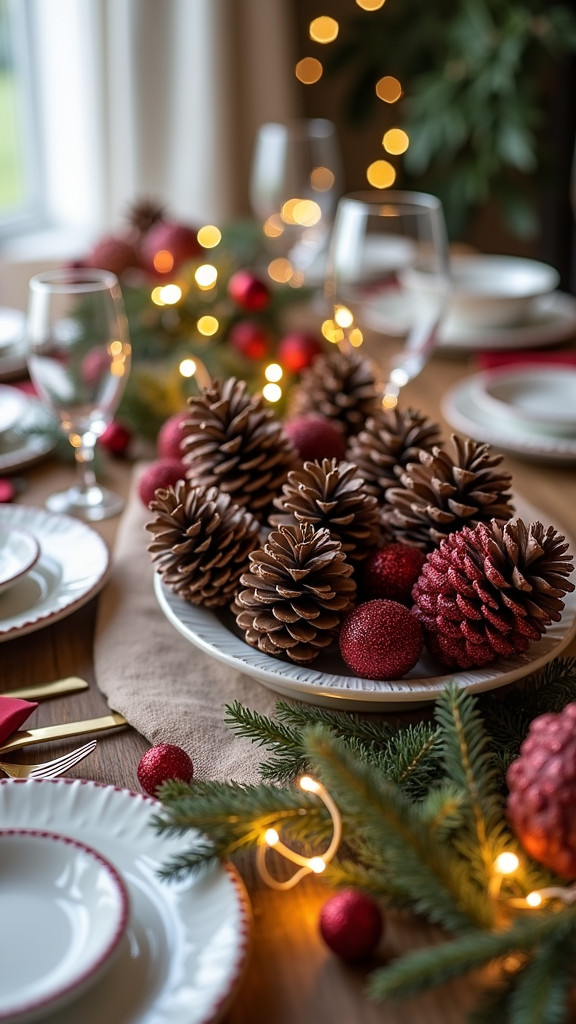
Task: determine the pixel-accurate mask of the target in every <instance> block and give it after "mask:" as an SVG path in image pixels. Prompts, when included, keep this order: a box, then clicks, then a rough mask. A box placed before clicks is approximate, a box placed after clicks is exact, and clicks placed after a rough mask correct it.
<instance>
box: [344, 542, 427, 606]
mask: <svg viewBox="0 0 576 1024" xmlns="http://www.w3.org/2000/svg"><path fill="white" fill-rule="evenodd" d="M425 561H426V555H425V554H424V552H423V551H420V550H419V549H418V548H412V547H409V545H408V544H403V543H402V542H401V541H395V542H393V543H391V544H384V545H383V546H382V547H381V548H378V549H377V550H376V551H372V552H371V553H370V554H369V555H368V557H367V559H366V561H365V562H364V565H363V568H362V579H361V584H360V589H361V593H362V595H363V596H364V597H366V598H367V599H368V600H370V599H371V598H374V597H387V598H389V599H390V600H391V601H400V602H401V604H407V605H410V604H412V597H411V594H412V587H413V586H414V584H415V583H416V580H417V579H418V577H419V575H420V573H421V571H422V566H423V565H424V562H425Z"/></svg>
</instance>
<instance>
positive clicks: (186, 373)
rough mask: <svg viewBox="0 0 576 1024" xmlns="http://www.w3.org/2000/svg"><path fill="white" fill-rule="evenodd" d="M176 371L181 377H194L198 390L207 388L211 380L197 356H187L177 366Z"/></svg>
mask: <svg viewBox="0 0 576 1024" xmlns="http://www.w3.org/2000/svg"><path fill="white" fill-rule="evenodd" d="M178 371H179V373H180V375H181V376H182V377H186V378H187V379H189V378H190V377H195V379H196V383H197V385H198V387H199V388H209V387H210V386H211V383H212V380H211V377H210V374H209V373H208V370H207V369H206V366H205V365H204V363H203V362H202V360H201V359H198V356H194V358H192V356H188V357H187V358H186V359H182V361H181V362H180V364H179V366H178Z"/></svg>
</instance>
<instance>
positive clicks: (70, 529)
mask: <svg viewBox="0 0 576 1024" xmlns="http://www.w3.org/2000/svg"><path fill="white" fill-rule="evenodd" d="M12 527H19V528H20V529H23V530H26V531H27V532H28V533H31V534H32V536H33V537H35V538H36V540H37V541H38V543H39V545H40V557H39V559H38V561H37V562H36V564H35V565H34V566H33V567H32V569H31V570H30V571H29V572H28V573H27V574H26V575H25V576H24V578H23V579H21V580H17V582H16V583H14V585H13V586H12V587H10V589H9V590H7V591H6V592H4V593H3V594H0V643H1V642H2V641H4V640H13V639H14V638H15V637H17V636H23V635H24V634H25V633H32V632H33V631H34V630H37V629H42V628H43V627H44V626H49V625H51V624H52V623H53V622H56V621H57V620H58V619H62V618H64V616H66V615H70V614H71V613H72V612H74V611H76V609H77V608H80V607H81V606H82V605H83V604H86V602H87V601H89V600H90V598H91V597H93V596H94V594H96V593H98V591H99V590H100V589H101V588H102V587H103V586H104V583H105V582H106V576H107V572H108V567H109V563H110V554H109V551H108V548H107V546H106V544H105V542H104V541H103V540H102V537H101V536H100V535H99V534H98V533H96V531H95V530H93V529H92V527H90V526H88V525H87V524H86V523H83V522H82V521H81V520H80V519H73V518H72V516H62V515H56V514H54V513H53V512H46V511H45V510H44V509H41V508H34V507H32V506H29V505H0V528H3V529H6V530H10V529H11V528H12Z"/></svg>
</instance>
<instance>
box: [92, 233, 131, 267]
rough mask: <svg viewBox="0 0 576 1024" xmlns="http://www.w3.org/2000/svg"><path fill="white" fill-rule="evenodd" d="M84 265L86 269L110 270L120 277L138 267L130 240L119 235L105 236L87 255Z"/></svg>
mask: <svg viewBox="0 0 576 1024" xmlns="http://www.w3.org/2000/svg"><path fill="white" fill-rule="evenodd" d="M85 263H86V266H87V267H96V268H99V269H100V270H110V271H111V272H112V273H113V274H116V275H117V277H121V275H122V274H124V273H125V271H126V270H128V269H129V268H130V267H136V266H138V257H137V255H136V250H135V249H134V246H133V244H132V242H131V241H130V239H128V238H122V236H121V235H105V236H104V237H103V238H101V239H100V240H99V241H98V242H96V245H95V246H94V248H93V249H92V250H91V252H89V253H88V256H87V257H86V260H85Z"/></svg>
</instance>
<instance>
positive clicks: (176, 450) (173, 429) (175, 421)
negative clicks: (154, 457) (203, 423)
mask: <svg viewBox="0 0 576 1024" xmlns="http://www.w3.org/2000/svg"><path fill="white" fill-rule="evenodd" d="M189 419H190V413H189V412H188V410H187V409H182V410H181V411H180V412H175V413H174V415H173V416H169V417H168V419H167V420H165V421H164V423H163V424H162V426H161V427H160V430H159V431H158V436H157V438H156V451H157V452H158V457H159V458H161V459H179V458H181V455H182V452H181V449H180V442H181V441H182V438H183V437H185V435H186V430H185V427H184V424H185V423H186V421H187V420H189Z"/></svg>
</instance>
